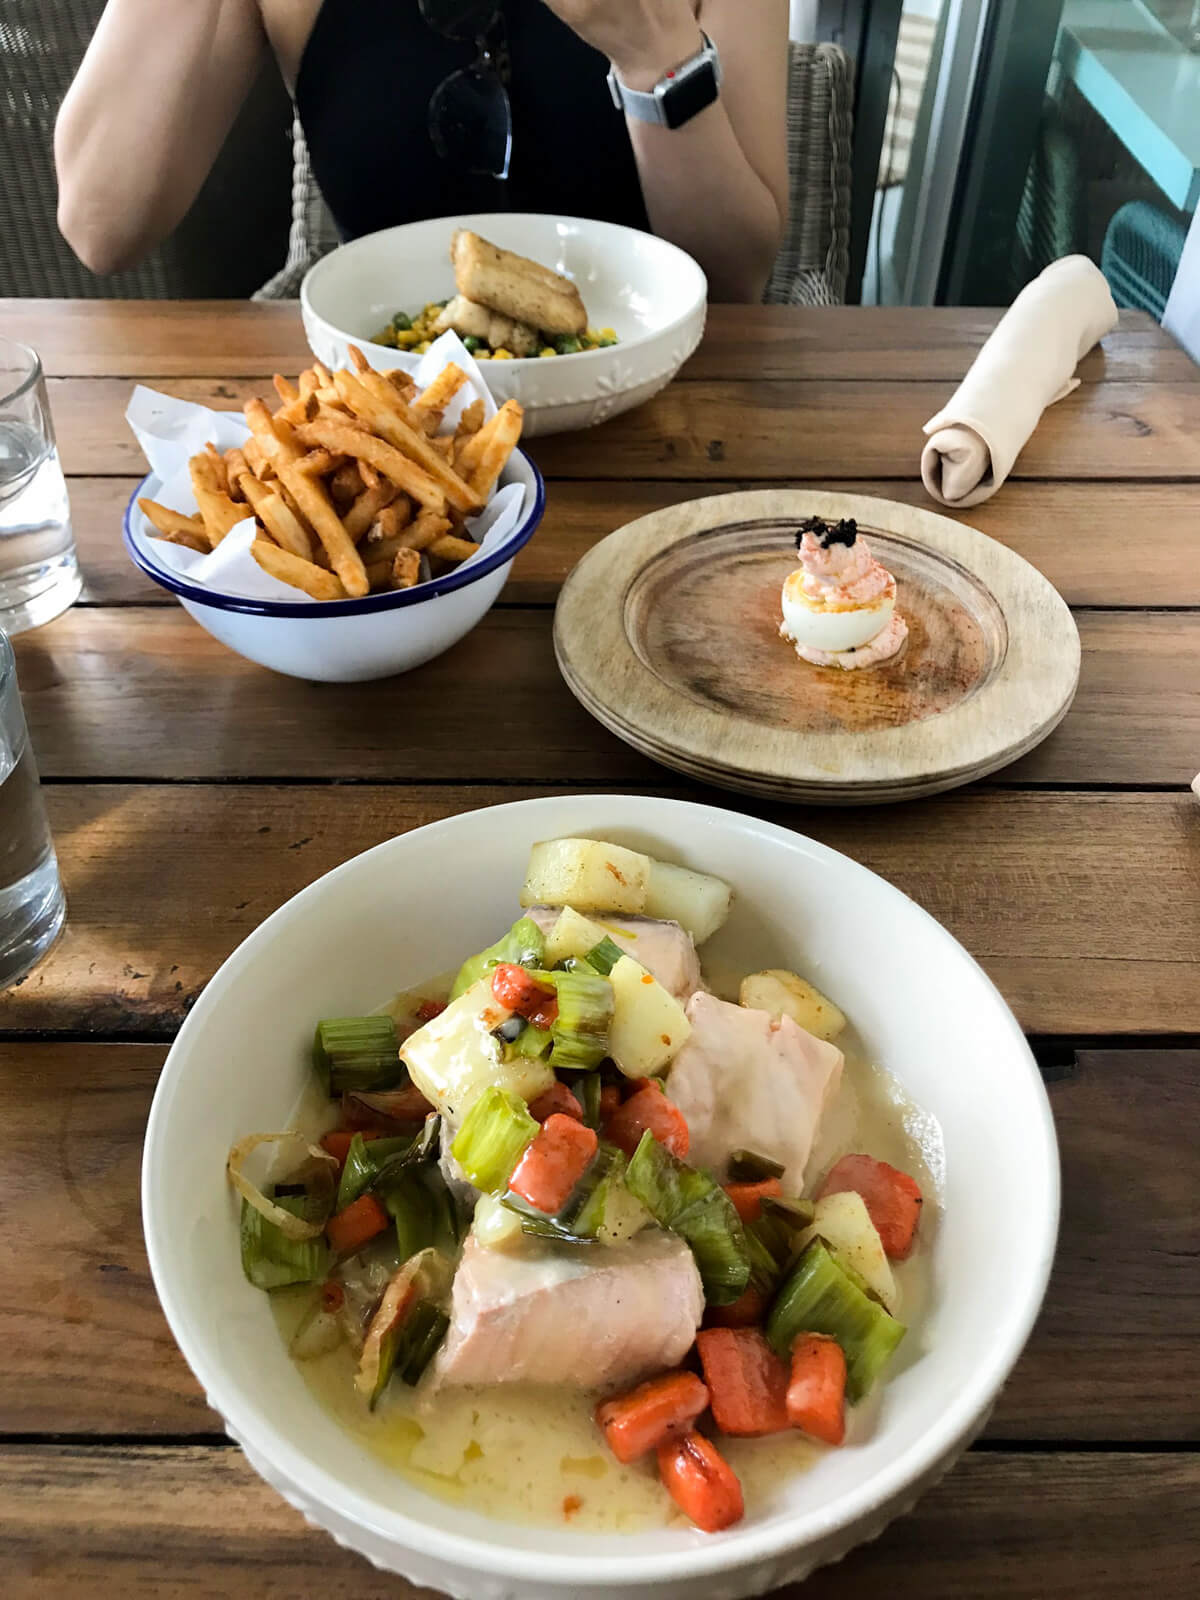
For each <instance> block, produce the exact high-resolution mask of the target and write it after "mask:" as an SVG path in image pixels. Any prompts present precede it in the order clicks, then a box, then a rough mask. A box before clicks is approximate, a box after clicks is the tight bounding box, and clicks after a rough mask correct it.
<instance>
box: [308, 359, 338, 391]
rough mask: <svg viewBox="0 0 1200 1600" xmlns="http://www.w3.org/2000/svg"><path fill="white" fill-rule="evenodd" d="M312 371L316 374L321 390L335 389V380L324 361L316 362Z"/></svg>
mask: <svg viewBox="0 0 1200 1600" xmlns="http://www.w3.org/2000/svg"><path fill="white" fill-rule="evenodd" d="M312 369H313V372H314V373H315V374H316V379H317V387H318V388H319V389H329V388H332V387H333V378H332V376H331V374H330V371H329V368H328V367H327V366H326V365H325V363H324V362H323V361H314V362H313V364H312Z"/></svg>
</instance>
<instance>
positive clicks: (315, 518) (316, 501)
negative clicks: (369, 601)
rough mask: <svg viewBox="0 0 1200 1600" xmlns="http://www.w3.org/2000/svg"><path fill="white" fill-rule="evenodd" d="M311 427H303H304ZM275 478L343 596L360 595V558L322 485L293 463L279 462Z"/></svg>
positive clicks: (362, 577) (363, 582)
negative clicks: (300, 514) (316, 543)
mask: <svg viewBox="0 0 1200 1600" xmlns="http://www.w3.org/2000/svg"><path fill="white" fill-rule="evenodd" d="M309 426H312V425H311V424H308V423H306V424H305V427H309ZM278 470H279V476H280V478H281V479H282V481H283V483H284V486H285V487H286V488H287V489H289V490H290V491H291V494H292V498H293V499H294V500H295V502H296V504H297V505H298V506H299V508H300V510H301V511H302V512H303V513H304V515H305V516H306V517H307V518H308V520H309V522H310V523H311V524H312V526H313V528H314V530H315V532H316V535H317V538H318V539H320V541H321V543H322V544H323V545H324V547H325V550H326V551H327V553H328V555H329V564H330V566H331V567H332V568H333V570H334V572H336V573H337V575H338V577H339V578H340V579H341V580H342V583H343V585H344V587H345V590H346V593H347V594H349V595H354V596H356V597H357V596H358V595H364V594H366V593H367V590H368V588H369V585H368V583H367V573H366V569H365V567H364V566H363V563H362V557H361V556H360V555H359V553H358V551H357V550H356V549H355V547H354V540H353V539H351V537H350V535H349V534H348V533H347V532H346V530H345V528H344V527H343V526H342V519H341V518H340V517H339V516H338V514H337V512H336V511H335V510H334V509H333V502H332V501H331V500H330V498H329V496H328V494H327V493H326V491H325V485H324V484H323V483H320V482H318V480H317V479H316V478H310V477H309V476H308V474H307V473H305V472H301V471H300V469H299V468H298V466H297V465H296V463H295V462H294V461H282V460H281V461H279V463H278Z"/></svg>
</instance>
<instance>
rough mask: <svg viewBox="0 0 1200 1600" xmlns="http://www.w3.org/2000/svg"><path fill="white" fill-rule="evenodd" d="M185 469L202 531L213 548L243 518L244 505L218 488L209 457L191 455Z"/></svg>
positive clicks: (215, 474)
mask: <svg viewBox="0 0 1200 1600" xmlns="http://www.w3.org/2000/svg"><path fill="white" fill-rule="evenodd" d="M222 465H224V463H223V462H222ZM188 472H189V473H190V475H191V479H192V493H193V494H194V495H195V496H196V504H197V506H198V507H199V508H200V515H201V516H202V517H203V518H204V531H205V533H206V534H207V535H208V541H209V543H210V544H211V545H212V547H213V549H214V550H215V549H216V547H217V546H218V545H219V544H220V542H221V540H222V539H223V538H224V537H225V535H226V534H227V533H228V532H229V530H230V528H233V527H236V525H237V524H238V523H239V522H242V521H244V519H245V516H246V508H245V506H239V505H238V504H237V503H236V502H235V501H233V500H231V499H230V498H229V496H228V495H227V494H226V493H225V491H224V490H223V489H221V488H220V487H219V480H218V477H217V470H216V467H215V466H214V465H213V459H212V457H211V456H209V455H197V456H193V457H192V459H191V460H190V461H189V462H188Z"/></svg>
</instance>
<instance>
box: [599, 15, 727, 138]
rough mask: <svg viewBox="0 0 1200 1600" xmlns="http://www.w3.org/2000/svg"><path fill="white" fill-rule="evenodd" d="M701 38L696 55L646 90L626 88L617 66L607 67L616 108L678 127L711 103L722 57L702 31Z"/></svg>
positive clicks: (717, 87)
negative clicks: (701, 42)
mask: <svg viewBox="0 0 1200 1600" xmlns="http://www.w3.org/2000/svg"><path fill="white" fill-rule="evenodd" d="M700 37H701V38H702V39H703V40H704V44H703V45H702V47H701V48H700V49H699V50H697V52H696V54H695V55H694V56H691V57H690V58H689V59H688V60H687V61H685V62H683V64H682V65H681V66H678V67H676V68H675V69H674V70H673V71H671V72H668V73H667V74H666V76H665V77H662V78H660V79H659V80H658V82H657V83H656V84H655V85H654V87H653V89H651V90H649V91H648V92H646V93H642V92H641V91H640V90H638V89H627V88H626V87H625V85H624V84H623V83H622V82H621V80H620V78H618V77H617V69H616V67H610V68H609V73H608V89H609V93H610V94H611V95H612V97H613V105H615V106H616V108H617V110H618V111H623V112H624V113H625V115H626V116H627V117H632V118H633V119H634V121H636V122H657V123H658V124H659V126H660V127H663V128H681V127H682V126H683V124H684V123H685V122H690V121H691V119H692V118H693V117H694V116H695V115H696V114H697V112H700V111H703V110H704V108H705V106H710V105H712V103H713V101H714V100H715V99H716V98H717V95H718V94H719V93H720V89H721V58H720V57H719V56H718V55H717V47H716V45H715V44H714V43H713V42H712V40H711V39H710V38H709V37H708V35H707V34H706V33H704V32H703V31H702V32H701V34H700Z"/></svg>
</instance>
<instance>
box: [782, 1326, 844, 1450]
mask: <svg viewBox="0 0 1200 1600" xmlns="http://www.w3.org/2000/svg"><path fill="white" fill-rule="evenodd" d="M787 1409H788V1416H789V1417H790V1418H791V1421H792V1426H793V1427H794V1428H802V1429H803V1430H804V1432H805V1433H810V1434H811V1435H812V1436H813V1438H814V1439H820V1440H821V1441H822V1442H823V1443H825V1444H841V1442H842V1440H843V1439H844V1438H845V1437H846V1357H845V1354H844V1353H843V1350H842V1347H841V1345H840V1344H839V1343H838V1342H837V1340H836V1339H831V1338H829V1336H828V1335H827V1334H824V1333H802V1334H801V1335H800V1336H799V1338H798V1339H797V1340H796V1342H795V1344H793V1346H792V1376H791V1381H790V1382H789V1383H788V1391H787Z"/></svg>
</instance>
